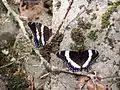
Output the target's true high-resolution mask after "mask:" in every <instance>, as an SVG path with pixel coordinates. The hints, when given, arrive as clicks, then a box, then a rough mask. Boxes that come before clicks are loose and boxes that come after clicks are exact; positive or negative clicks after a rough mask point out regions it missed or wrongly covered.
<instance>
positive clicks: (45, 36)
mask: <svg viewBox="0 0 120 90" xmlns="http://www.w3.org/2000/svg"><path fill="white" fill-rule="evenodd" d="M28 26H29V27H30V29H31V31H32V34H33V38H34V43H35V45H36V47H37V48H40V46H44V45H46V42H47V41H48V40H49V38H50V37H51V35H52V29H49V28H48V27H47V26H44V25H42V24H41V23H38V22H29V23H28Z"/></svg>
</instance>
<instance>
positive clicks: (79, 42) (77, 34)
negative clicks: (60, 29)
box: [71, 28, 85, 50]
mask: <svg viewBox="0 0 120 90" xmlns="http://www.w3.org/2000/svg"><path fill="white" fill-rule="evenodd" d="M71 38H72V40H73V41H74V42H75V44H71V50H84V48H85V46H84V41H85V37H84V36H83V33H82V31H81V30H80V29H78V28H74V29H73V30H72V32H71Z"/></svg>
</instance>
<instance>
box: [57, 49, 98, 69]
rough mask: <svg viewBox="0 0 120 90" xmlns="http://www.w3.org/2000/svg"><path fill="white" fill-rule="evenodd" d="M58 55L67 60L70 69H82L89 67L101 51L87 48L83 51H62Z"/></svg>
mask: <svg viewBox="0 0 120 90" xmlns="http://www.w3.org/2000/svg"><path fill="white" fill-rule="evenodd" d="M56 55H57V57H59V58H60V59H62V60H63V61H65V62H67V64H68V67H69V69H70V70H72V71H80V70H82V69H88V67H89V66H90V65H91V64H92V62H93V61H95V59H96V58H97V57H98V56H99V52H98V51H96V50H86V51H83V52H81V51H79V52H76V51H60V52H57V54H56Z"/></svg>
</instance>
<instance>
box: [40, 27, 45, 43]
mask: <svg viewBox="0 0 120 90" xmlns="http://www.w3.org/2000/svg"><path fill="white" fill-rule="evenodd" d="M41 41H42V44H43V45H45V40H44V25H42V26H41Z"/></svg>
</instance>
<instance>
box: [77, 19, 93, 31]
mask: <svg viewBox="0 0 120 90" xmlns="http://www.w3.org/2000/svg"><path fill="white" fill-rule="evenodd" d="M91 25H92V24H91V23H90V22H85V21H83V19H82V18H79V19H78V28H83V29H90V28H91Z"/></svg>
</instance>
